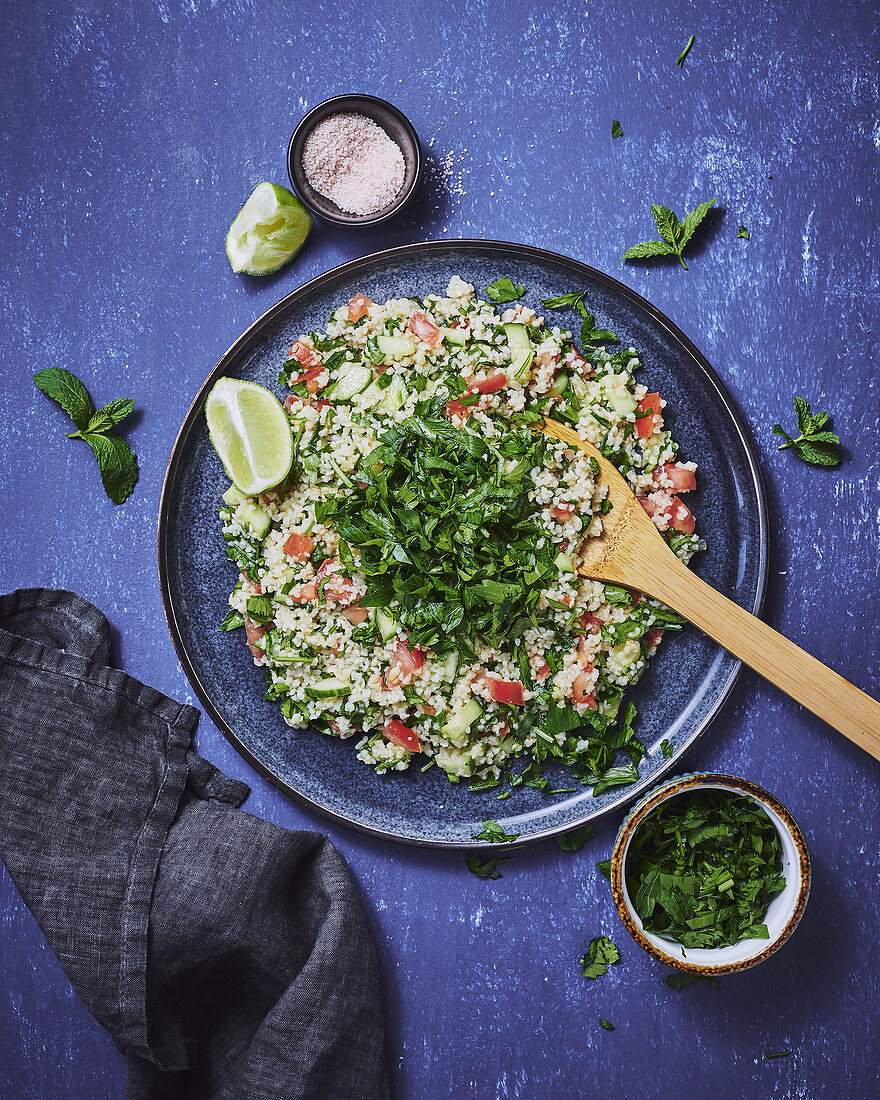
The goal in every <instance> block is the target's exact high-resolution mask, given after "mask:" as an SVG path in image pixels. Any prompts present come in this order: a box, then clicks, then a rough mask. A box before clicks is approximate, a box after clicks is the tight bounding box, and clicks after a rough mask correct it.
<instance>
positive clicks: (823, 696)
mask: <svg viewBox="0 0 880 1100" xmlns="http://www.w3.org/2000/svg"><path fill="white" fill-rule="evenodd" d="M543 430H544V432H545V433H546V434H547V435H550V436H553V438H554V439H560V440H562V441H563V442H564V443H567V444H568V445H569V446H571V447H577V448H578V450H580V451H583V452H584V454H587V455H589V456H590V457H591V458H594V459H595V460H596V462H598V463H599V474H600V477H601V478H602V480H604V482H605V484H606V485H607V486H608V498H609V500H610V501H611V504H612V505H613V507H612V509H611V511H610V512H609V513H608V515H606V516H604V517H603V520H602V524H603V531H602V534H601V535H600V536H599V537H598V538H593V539H585V540H584V543H583V545H582V547H581V556H582V565H581V566H580V569H579V572H580V573H581V574H583V576H585V577H590V578H591V579H592V580H597V581H608V582H609V583H610V584H622V585H626V587H627V588H634V589H636V590H637V591H638V592H644V593H645V594H646V595H648V596H652V597H653V598H654V599H655V600H660V601H661V603H664V604H666V606H667V607H671V608H672V609H673V611H677V612H678V613H679V614H680V615H683V616H684V617H685V618H686V619H689V620H690V621H691V622H692V623H693V624H694V625H695V626H698V627H699V628H700V630H702V631H704V632H705V633H706V634H708V635H709V637H710V638H714V639H715V641H716V642H718V643H719V645H722V646H724V648H725V649H727V650H729V651H730V652H731V653H732V654H733V655H734V656H735V657H739V659H740V660H741V661H744V662H745V663H746V664H747V665H748V666H749V668H753V669H754V670H755V672H758V673H760V674H761V676H763V677H764V678H765V679H767V680H769V681H770V683H771V684H775V685H776V686H777V687H778V688H780V689H781V690H782V691H784V692H785V693H786V694H787V695H790V696H791V697H792V699H796V700H797V701H798V702H799V703H802V704H803V705H804V706H805V707H806V708H807V709H808V710H811V711H812V712H813V714H816V715H818V716H819V717H820V718H822V719H824V721H826V722H827V723H828V725H829V726H833V727H834V728H835V729H836V730H839V731H840V732H841V733H842V734H843V735H844V736H845V737H848V738H849V739H850V741H854V742H855V743H856V744H857V745H858V746H859V747H860V748H863V749H864V750H865V752H869V753H870V754H871V756H873V757H875V759H877V760H880V703H878V702H877V701H876V700H875V699H872V698H871V697H870V696H869V695H866V694H865V693H864V692H863V691H860V690H859V689H858V688H857V687H855V686H854V685H853V684H851V683H850V682H849V681H848V680H844V678H843V677H842V676H838V674H837V673H836V672H833V671H832V670H831V669H830V668H828V666H827V665H823V664H822V662H821V661H817V660H816V658H815V657H811V656H810V654H809V653H805V652H804V650H802V649H800V648H799V647H798V646H796V645H795V644H794V642H790V641H789V640H788V639H787V638H784V637H783V636H782V635H781V634H777V632H776V631H775V630H773V629H772V628H771V627H769V626H767V624H766V623H763V622H761V620H760V619H758V618H756V617H755V616H754V615H750V614H749V613H748V611H744V610H743V609H742V608H741V607H740V606H739V605H738V604H735V603H734V602H733V601H732V600H728V599H727V598H726V597H724V596H722V595H721V594H720V593H719V592H716V591H715V589H714V588H711V587H710V586H709V585H708V584H706V582H705V581H702V580H700V578H699V577H698V576H697V575H696V573H692V572H691V570H690V569H688V568H687V566H686V565H683V564H682V562H680V561H679V559H678V558H677V557H676V556H675V554H674V553H673V552H672V551H671V550H670V549H669V547H668V546H667V544H666V540H665V539H664V538H663V536H662V535H661V534H660V532H659V531H658V530H657V528H656V527H655V526H654V524H653V523H652V521H651V519H650V518H649V516H648V515H647V513H646V512H645V510H644V508H643V507H642V506H641V504H640V503H639V499H638V497H637V496H636V495H635V493H633V491H632V489H631V488H630V487H629V485H628V484H627V482H626V481H625V480H624V478H623V477H622V476H621V475H620V473H619V472H618V470H617V468H616V467H615V466H614V465H613V463H611V462H609V460H608V459H607V458H604V457H603V456H602V454H601V453H600V452H599V451H598V450H597V449H596V448H595V447H594V446H593V445H592V444H591V443H586V442H585V441H584V440H583V439H581V437H580V436H579V435H578V434H577V432H575V431H573V430H572V429H571V428H567V427H566V426H565V425H564V424H560V423H559V422H558V421H556V420H551V419H549V418H547V417H545V418H544V429H543Z"/></svg>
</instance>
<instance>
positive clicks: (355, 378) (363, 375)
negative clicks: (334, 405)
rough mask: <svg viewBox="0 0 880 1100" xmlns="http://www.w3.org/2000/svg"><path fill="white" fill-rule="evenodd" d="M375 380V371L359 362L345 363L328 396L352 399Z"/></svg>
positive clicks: (336, 398)
mask: <svg viewBox="0 0 880 1100" xmlns="http://www.w3.org/2000/svg"><path fill="white" fill-rule="evenodd" d="M372 381H373V372H372V371H371V370H370V368H369V367H364V366H361V365H360V364H359V363H344V364H343V365H342V366H341V367H340V368H339V375H338V376H337V379H336V381H335V382H334V383H333V385H332V386H331V387H330V390H329V391H328V394H327V396H328V397H329V398H330V399H331V400H333V401H351V399H352V398H353V397H354V396H355V395H356V394H359V393H361V392H362V391H363V390H365V389H366V388H367V386H369V384H370V383H371V382H372Z"/></svg>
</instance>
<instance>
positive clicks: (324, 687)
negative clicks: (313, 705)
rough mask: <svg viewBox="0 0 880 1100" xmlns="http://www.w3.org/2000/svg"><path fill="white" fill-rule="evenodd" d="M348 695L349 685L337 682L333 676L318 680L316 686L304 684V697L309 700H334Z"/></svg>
mask: <svg viewBox="0 0 880 1100" xmlns="http://www.w3.org/2000/svg"><path fill="white" fill-rule="evenodd" d="M349 694H351V684H347V683H346V682H345V680H337V679H336V677H335V676H328V677H327V678H326V679H324V680H318V682H317V683H316V684H306V695H308V697H309V698H310V699H336V698H338V697H340V696H342V695H349Z"/></svg>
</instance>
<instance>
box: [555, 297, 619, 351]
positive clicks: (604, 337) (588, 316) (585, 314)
mask: <svg viewBox="0 0 880 1100" xmlns="http://www.w3.org/2000/svg"><path fill="white" fill-rule="evenodd" d="M585 294H586V291H584V290H581V291H577V290H573V291H571V293H569V294H561V295H560V296H559V297H558V298H542V299H541V305H542V306H543V307H544V308H545V309H575V310H577V312H578V313H579V314H580V315H581V318H582V320H583V324H582V325H581V343H582V344H619V343H620V340H619V339H618V338H617V337H616V336H615V335H614V333H613V332H609V331H608V329H607V328H596V327H595V325H596V319H595V317H594V316H593V314H592V313H590V311H589V310H588V309H587V307H586V306H585V305H584V295H585Z"/></svg>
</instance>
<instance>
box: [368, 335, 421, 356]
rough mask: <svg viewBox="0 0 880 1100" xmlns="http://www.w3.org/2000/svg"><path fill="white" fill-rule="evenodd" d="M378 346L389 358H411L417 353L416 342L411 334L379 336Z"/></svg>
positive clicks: (377, 339) (377, 338)
mask: <svg viewBox="0 0 880 1100" xmlns="http://www.w3.org/2000/svg"><path fill="white" fill-rule="evenodd" d="M376 346H377V347H378V349H379V351H381V352H382V354H383V355H384V356H385V362H386V363H387V362H388V360H389V359H409V358H410V356H412V355H415V353H416V342H415V340H411V339H410V337H409V336H377V337H376Z"/></svg>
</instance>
